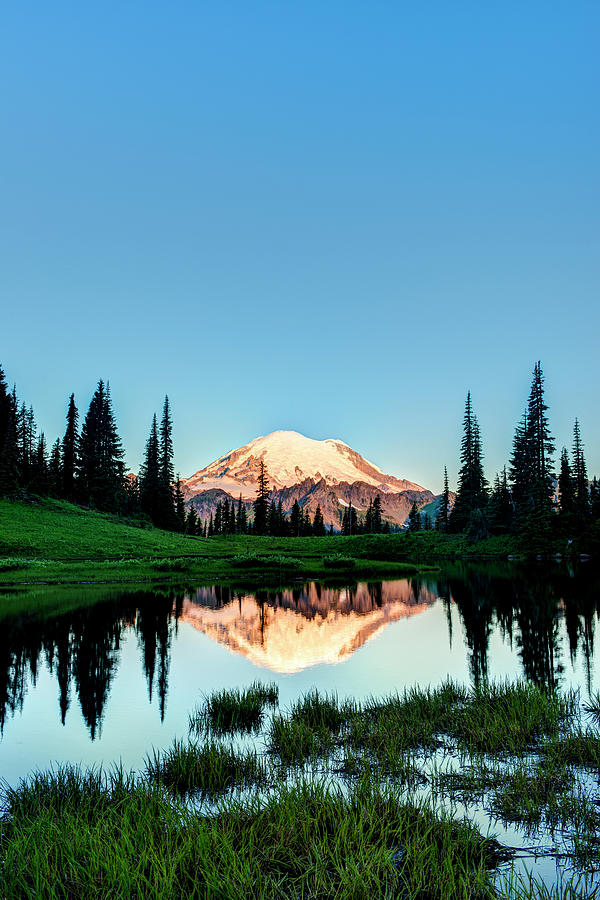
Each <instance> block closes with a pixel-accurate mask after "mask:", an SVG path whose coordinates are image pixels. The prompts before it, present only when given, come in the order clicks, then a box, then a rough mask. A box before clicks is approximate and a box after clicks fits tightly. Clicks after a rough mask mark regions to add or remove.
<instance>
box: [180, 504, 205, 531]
mask: <svg viewBox="0 0 600 900" xmlns="http://www.w3.org/2000/svg"><path fill="white" fill-rule="evenodd" d="M197 530H198V519H197V517H196V510H195V509H194V506H193V504H191V503H190V505H189V506H188V514H187V518H186V520H185V532H186V534H196V532H197ZM211 533H212V532H211Z"/></svg>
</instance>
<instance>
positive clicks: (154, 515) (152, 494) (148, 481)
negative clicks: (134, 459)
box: [139, 413, 162, 525]
mask: <svg viewBox="0 0 600 900" xmlns="http://www.w3.org/2000/svg"><path fill="white" fill-rule="evenodd" d="M139 485H140V505H141V508H142V512H143V513H145V515H147V516H148V518H149V519H150V521H151V522H152V523H153V524H154V525H158V524H159V522H160V518H161V511H162V509H161V502H160V491H161V473H160V448H159V442H158V423H157V421H156V413H155V414H154V416H153V417H152V424H151V426H150V434H149V436H148V440H147V441H146V450H145V453H144V461H143V463H142V466H141V468H140V474H139Z"/></svg>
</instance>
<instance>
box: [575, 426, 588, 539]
mask: <svg viewBox="0 0 600 900" xmlns="http://www.w3.org/2000/svg"><path fill="white" fill-rule="evenodd" d="M573 487H574V494H575V498H574V499H575V514H576V516H577V522H578V525H579V528H580V529H581V528H585V526H586V525H587V521H588V519H589V517H590V486H589V483H588V476H587V466H586V462H585V454H584V452H583V441H582V440H581V429H580V427H579V420H578V419H575V425H574V427H573Z"/></svg>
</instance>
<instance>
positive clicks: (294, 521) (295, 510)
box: [290, 500, 301, 537]
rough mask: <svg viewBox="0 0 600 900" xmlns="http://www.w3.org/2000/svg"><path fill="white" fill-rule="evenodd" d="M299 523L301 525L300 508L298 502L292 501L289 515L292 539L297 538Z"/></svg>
mask: <svg viewBox="0 0 600 900" xmlns="http://www.w3.org/2000/svg"><path fill="white" fill-rule="evenodd" d="M300 523H301V514H300V507H299V505H298V501H297V500H294V504H293V506H292V511H291V513H290V531H291V533H292V537H299V535H300Z"/></svg>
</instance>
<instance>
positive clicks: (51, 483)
mask: <svg viewBox="0 0 600 900" xmlns="http://www.w3.org/2000/svg"><path fill="white" fill-rule="evenodd" d="M62 487H63V484H62V458H61V445H60V438H56V440H55V442H54V443H53V445H52V449H51V450H50V459H49V460H48V493H49V494H50V496H51V497H60V496H61V494H62Z"/></svg>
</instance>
